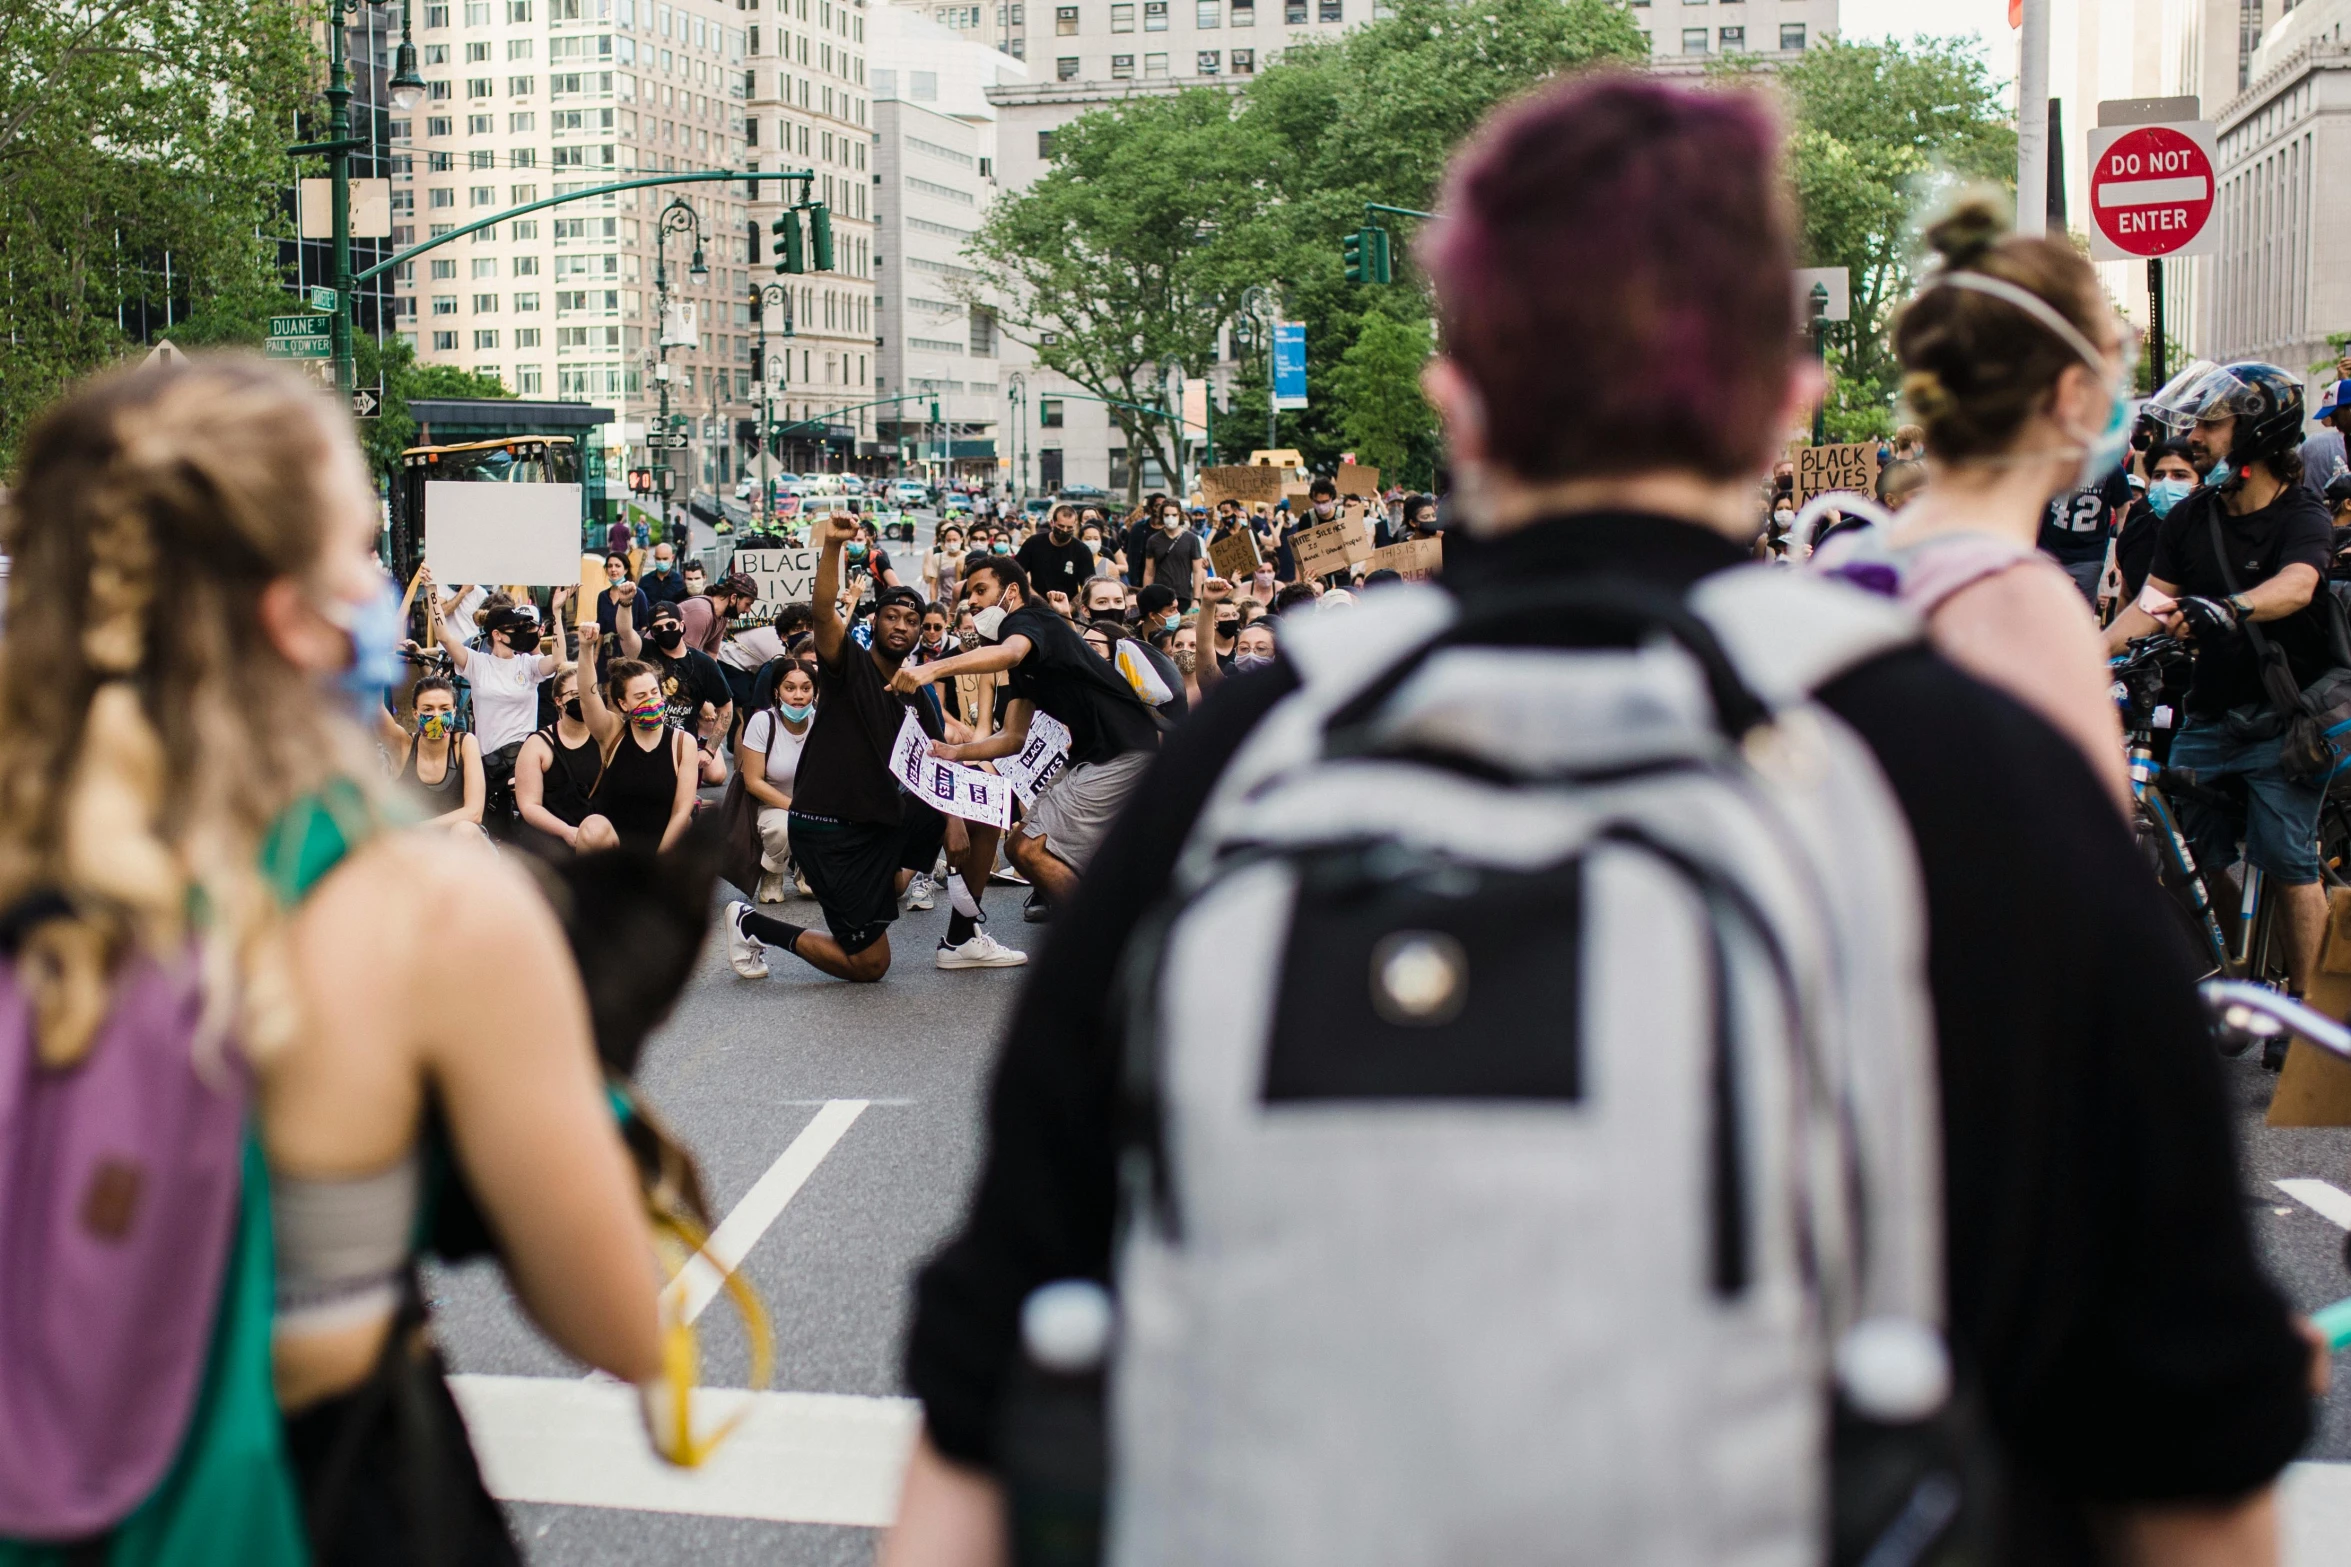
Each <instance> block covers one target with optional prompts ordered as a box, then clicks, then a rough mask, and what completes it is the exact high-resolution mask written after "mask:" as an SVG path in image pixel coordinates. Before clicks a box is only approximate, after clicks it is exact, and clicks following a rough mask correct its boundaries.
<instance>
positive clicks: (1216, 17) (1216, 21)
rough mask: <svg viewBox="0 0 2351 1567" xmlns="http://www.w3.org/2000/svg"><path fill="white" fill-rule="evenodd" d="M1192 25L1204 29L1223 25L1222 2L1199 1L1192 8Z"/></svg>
mask: <svg viewBox="0 0 2351 1567" xmlns="http://www.w3.org/2000/svg"><path fill="white" fill-rule="evenodd" d="M1192 25H1193V26H1194V27H1198V28H1202V29H1206V28H1210V27H1222V26H1223V25H1224V4H1223V0H1199V3H1198V4H1197V5H1195V6H1194V7H1193V17H1192Z"/></svg>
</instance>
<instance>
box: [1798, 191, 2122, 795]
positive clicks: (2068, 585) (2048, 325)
mask: <svg viewBox="0 0 2351 1567" xmlns="http://www.w3.org/2000/svg"><path fill="white" fill-rule="evenodd" d="M2003 229H2004V225H2003V224H2002V222H2001V219H2000V215H1999V212H1998V210H1997V209H1996V208H1995V207H1994V205H1993V204H1992V203H1991V202H1990V201H1989V200H1986V199H1971V200H1968V201H1965V202H1962V203H1961V204H1960V205H1959V206H1958V207H1957V208H1956V209H1955V210H1953V211H1952V212H1951V213H1950V214H1949V215H1948V216H1946V217H1944V218H1943V219H1942V220H1941V221H1939V222H1937V223H1936V224H1934V225H1933V226H1932V227H1931V228H1929V229H1928V230H1927V243H1928V244H1929V245H1930V246H1931V247H1933V249H1934V250H1935V252H1936V254H1937V255H1938V256H1939V257H1940V258H1941V265H1940V266H1939V267H1938V268H1937V269H1936V271H1935V272H1934V273H1933V274H1932V275H1931V276H1930V277H1928V279H1927V280H1926V282H1925V284H1924V285H1923V286H1922V287H1921V288H1920V289H1919V291H1918V293H1917V294H1916V296H1914V297H1913V298H1912V299H1911V301H1910V303H1909V305H1908V306H1906V307H1905V308H1904V310H1903V312H1902V315H1901V317H1900V319H1899V320H1898V321H1897V322H1896V323H1895V326H1894V348H1895V352H1896V353H1897V354H1899V355H1900V356H1901V360H1902V370H1903V376H1902V395H1903V398H1904V400H1905V401H1906V402H1907V403H1908V404H1909V405H1910V408H1911V410H1912V412H1914V413H1915V414H1916V415H1917V416H1918V420H1919V423H1920V424H1921V425H1922V426H1923V427H1924V430H1925V434H1926V451H1927V457H1926V459H1925V461H1926V464H1927V469H1928V471H1929V473H1930V474H1931V475H1932V482H1931V483H1929V484H1928V485H1927V486H1926V488H1925V489H1924V490H1923V491H1921V492H1920V493H1919V494H1918V496H1917V498H1916V499H1914V500H1912V501H1911V502H1910V503H1909V504H1908V505H1907V506H1905V507H1904V508H1903V509H1902V512H1901V515H1900V517H1899V518H1898V519H1897V520H1896V521H1895V523H1894V525H1893V526H1892V527H1891V528H1889V529H1870V530H1866V531H1863V532H1859V533H1849V534H1845V535H1843V536H1841V537H1839V538H1836V539H1834V540H1832V541H1830V542H1829V543H1827V544H1825V545H1823V546H1822V549H1821V552H1820V554H1819V555H1817V556H1816V557H1815V564H1816V565H1818V566H1819V567H1821V568H1822V569H1825V570H1829V571H1834V572H1837V573H1839V574H1841V575H1843V576H1845V577H1847V578H1849V579H1850V580H1852V581H1854V582H1856V583H1858V584H1860V585H1861V586H1863V587H1866V588H1871V589H1874V590H1876V591H1879V592H1882V593H1887V594H1890V595H1892V596H1894V597H1896V598H1899V599H1900V600H1901V601H1902V602H1903V603H1905V604H1907V605H1909V606H1910V607H1911V608H1913V609H1915V610H1917V611H1918V613H1919V614H1920V615H1921V616H1923V617H1924V618H1925V620H1926V623H1927V630H1928V634H1929V636H1930V637H1931V639H1932V640H1933V642H1934V644H1935V647H1936V649H1937V650H1938V651H1939V652H1941V653H1942V654H1943V656H1944V657H1946V658H1948V659H1950V660H1951V661H1952V662H1953V663H1955V664H1957V665H1959V666H1960V667H1961V668H1963V669H1965V670H1966V671H1967V672H1968V673H1970V674H1972V675H1974V676H1976V677H1977V678H1978V679H1980V680H1983V681H1986V682H1987V683H1989V684H1991V685H1994V686H1997V687H1999V688H2000V689H2001V690H2003V691H2006V692H2007V693H2008V694H2009V695H2011V696H2013V697H2015V698H2017V699H2018V700H2019V701H2021V702H2023V703H2024V704H2025V705H2026V706H2027V707H2029V708H2031V709H2032V710H2033V711H2034V712H2036V713H2038V714H2040V715H2041V717H2043V718H2045V719H2047V720H2048V721H2049V723H2051V724H2052V725H2054V726H2055V727H2056V728H2057V729H2058V730H2059V731H2060V732H2061V733H2063V734H2065V735H2066V736H2067V737H2068V738H2070V739H2071V740H2072V741H2073V742H2074V743H2075V744H2076V745H2077V746H2079V747H2080V748H2081V751H2082V754H2083V755H2084V757H2086V758H2087V759H2088V761H2089V763H2090V767H2091V770H2092V771H2093V772H2095V773H2096V774H2097V776H2098V779H2099V781H2100V782H2101V783H2103V784H2104V785H2105V786H2106V789H2107V792H2108V793H2109V794H2110V795H2112V796H2113V798H2114V802H2115V804H2116V806H2117V807H2118V808H2120V809H2122V810H2124V811H2126V812H2127V811H2128V810H2129V808H2130V780H2129V777H2128V775H2127V774H2126V772H2125V770H2124V766H2123V752H2122V729H2121V725H2120V723H2119V721H2118V720H2117V719H2116V717H2115V713H2114V703H2113V701H2112V700H2111V699H2110V698H2109V696H2108V694H2107V686H2108V683H2109V682H2108V679H2107V674H2106V656H2105V650H2104V648H2103V647H2102V646H2101V644H2100V641H2099V637H2098V630H2097V626H2096V624H2095V623H2094V622H2093V620H2092V619H2091V615H2090V610H2089V606H2088V605H2087V604H2086V603H2084V601H2083V599H2082V595H2081V593H2080V591H2079V590H2078V589H2077V588H2076V587H2075V586H2074V582H2073V579H2072V578H2071V577H2070V576H2069V575H2068V574H2067V573H2066V571H2065V569H2064V568H2063V567H2061V566H2059V565H2058V564H2057V563H2056V562H2054V561H2052V560H2050V559H2049V558H2048V557H2046V556H2044V555H2042V554H2041V553H2039V552H2038V551H2037V550H2036V549H2035V548H2034V544H2035V540H2036V539H2037V538H2038V537H2039V535H2040V530H2041V524H2042V519H2043V517H2044V516H2045V514H2046V512H2047V510H2048V505H2049V500H2050V498H2051V497H2052V496H2055V495H2059V494H2062V493H2064V492H2065V491H2068V490H2071V489H2074V488H2077V487H2078V486H2081V485H2084V484H2094V483H2096V482H2097V481H2098V480H2099V479H2100V478H2102V477H2103V476H2104V475H2106V474H2107V473H2108V472H2110V471H2112V470H2113V469H2114V468H2115V466H2116V465H2117V464H2118V463H2120V462H2121V461H2122V458H2123V455H2124V453H2125V451H2126V449H2127V445H2128V441H2129V436H2130V421H2129V393H2128V389H2129V386H2130V366H2131V360H2132V350H2133V347H2134V345H2133V343H2132V341H2131V339H2130V338H2129V337H2128V336H2127V335H2126V332H2125V330H2124V328H2123V326H2122V324H2121V323H2120V322H2118V321H2117V320H2116V319H2115V317H2114V313H2113V311H2111V310H2110V309H2108V308H2107V305H2106V302H2105V297H2104V295H2103V294H2102V293H2101V291H2100V289H2099V286H2098V276H2097V274H2096V273H2095V272H2093V271H2092V270H2091V269H2090V265H2089V263H2088V262H2086V261H2084V260H2083V259H2082V258H2081V256H2080V255H2079V254H2077V253H2076V252H2075V251H2074V249H2073V247H2072V246H2070V245H2068V244H2066V243H2065V242H2064V241H2063V240H2061V239H2052V238H2042V237H2029V238H2028V237H2026V236H2023V235H2016V234H2007V233H2004V232H2003Z"/></svg>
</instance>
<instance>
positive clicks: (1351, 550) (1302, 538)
mask: <svg viewBox="0 0 2351 1567" xmlns="http://www.w3.org/2000/svg"><path fill="white" fill-rule="evenodd" d="M1290 550H1291V553H1293V554H1294V555H1296V556H1297V557H1298V580H1299V581H1300V582H1307V581H1311V580H1313V579H1314V578H1317V577H1334V576H1339V575H1342V574H1344V573H1345V572H1346V571H1347V570H1348V569H1349V568H1350V567H1352V566H1353V565H1354V564H1355V563H1356V562H1357V561H1359V560H1368V559H1370V558H1371V534H1370V533H1369V532H1368V531H1367V530H1366V529H1365V528H1364V526H1363V518H1362V517H1361V516H1360V515H1357V516H1353V517H1341V518H1340V519H1339V520H1338V521H1336V522H1326V523H1322V524H1321V525H1319V526H1317V527H1312V528H1307V529H1304V530H1303V531H1301V532H1299V533H1296V534H1293V535H1292V536H1291V539H1290Z"/></svg>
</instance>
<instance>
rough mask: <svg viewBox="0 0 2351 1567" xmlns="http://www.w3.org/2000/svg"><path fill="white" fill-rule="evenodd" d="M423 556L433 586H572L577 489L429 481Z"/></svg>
mask: <svg viewBox="0 0 2351 1567" xmlns="http://www.w3.org/2000/svg"><path fill="white" fill-rule="evenodd" d="M424 558H425V564H426V565H428V566H430V567H432V568H433V580H434V581H435V582H446V583H452V584H454V583H460V582H499V583H505V582H515V583H522V584H526V585H528V586H530V587H534V588H537V587H558V586H561V585H563V584H565V583H569V582H574V581H577V580H578V571H579V561H580V487H579V486H578V485H576V484H491V483H469V482H467V481H465V480H462V479H428V480H426V481H425V487H424Z"/></svg>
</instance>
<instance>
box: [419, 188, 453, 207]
mask: <svg viewBox="0 0 2351 1567" xmlns="http://www.w3.org/2000/svg"><path fill="white" fill-rule="evenodd" d="M425 205H426V206H428V207H454V206H456V205H457V192H455V191H454V190H451V189H450V188H449V187H448V186H446V185H435V186H434V187H433V188H432V189H431V190H430V191H428V192H426V194H425Z"/></svg>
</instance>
